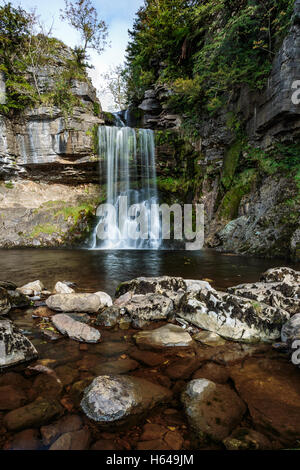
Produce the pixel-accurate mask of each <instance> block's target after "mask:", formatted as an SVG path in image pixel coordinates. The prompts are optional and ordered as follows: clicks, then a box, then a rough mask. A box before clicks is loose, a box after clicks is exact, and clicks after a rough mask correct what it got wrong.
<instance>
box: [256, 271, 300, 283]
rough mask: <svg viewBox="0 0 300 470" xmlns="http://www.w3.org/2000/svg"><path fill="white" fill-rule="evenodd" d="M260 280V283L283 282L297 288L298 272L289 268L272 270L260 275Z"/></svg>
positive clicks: (299, 279) (299, 280)
mask: <svg viewBox="0 0 300 470" xmlns="http://www.w3.org/2000/svg"><path fill="white" fill-rule="evenodd" d="M260 280H261V281H262V282H284V283H287V284H292V285H296V286H297V285H298V287H299V284H300V271H295V270H294V269H291V268H273V269H269V270H268V271H266V272H265V273H264V274H262V276H261V279H260Z"/></svg>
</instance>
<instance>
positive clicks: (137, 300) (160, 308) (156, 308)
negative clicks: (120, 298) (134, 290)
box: [123, 294, 174, 327]
mask: <svg viewBox="0 0 300 470" xmlns="http://www.w3.org/2000/svg"><path fill="white" fill-rule="evenodd" d="M123 308H124V309H125V311H126V313H127V315H128V316H129V317H130V318H131V319H132V320H133V321H134V322H135V324H136V326H137V327H142V326H143V324H144V323H146V322H149V321H157V320H167V319H168V318H169V317H170V315H171V314H172V313H173V309H174V306H173V302H172V300H171V299H168V298H167V297H165V296H164V295H160V294H146V295H133V296H132V297H131V299H130V300H129V301H128V302H127V303H126V304H125V305H124V306H123ZM136 322H140V323H139V324H137V323H136ZM141 322H142V323H141Z"/></svg>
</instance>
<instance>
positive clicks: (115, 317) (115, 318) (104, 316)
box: [96, 306, 121, 328]
mask: <svg viewBox="0 0 300 470" xmlns="http://www.w3.org/2000/svg"><path fill="white" fill-rule="evenodd" d="M120 318H121V317H120V309H119V307H116V306H113V307H108V308H106V309H105V310H103V311H102V312H100V313H99V314H98V315H97V319H96V325H99V326H105V327H107V328H113V327H114V326H116V325H117V324H118V323H119V321H120Z"/></svg>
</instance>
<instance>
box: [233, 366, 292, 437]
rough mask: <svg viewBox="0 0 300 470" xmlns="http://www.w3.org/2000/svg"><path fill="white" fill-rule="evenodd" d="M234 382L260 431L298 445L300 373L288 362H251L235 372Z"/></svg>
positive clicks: (234, 369)
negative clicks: (296, 442)
mask: <svg viewBox="0 0 300 470" xmlns="http://www.w3.org/2000/svg"><path fill="white" fill-rule="evenodd" d="M231 378H232V380H233V381H234V384H235V387H236V389H237V391H238V393H239V395H240V396H241V398H242V399H243V400H244V401H245V402H246V403H247V405H248V408H249V412H250V415H251V418H252V420H253V422H254V424H255V427H256V429H257V430H258V431H261V432H263V433H264V434H265V435H267V436H269V437H270V438H273V439H274V438H275V437H276V439H278V440H279V441H280V442H282V444H284V445H289V446H290V445H294V444H295V441H296V440H297V439H298V438H299V433H300V428H299V427H300V377H299V371H298V370H297V369H296V368H295V367H293V365H292V364H287V362H286V361H282V362H280V361H272V360H264V359H260V360H257V359H249V360H247V361H246V362H245V364H244V365H243V367H242V368H241V367H240V366H236V367H234V368H232V369H231Z"/></svg>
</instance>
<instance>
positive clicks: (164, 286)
mask: <svg viewBox="0 0 300 470" xmlns="http://www.w3.org/2000/svg"><path fill="white" fill-rule="evenodd" d="M185 289H186V284H185V282H184V280H183V279H182V278H181V277H170V276H162V277H139V278H137V279H132V280H131V281H127V282H123V283H122V284H120V286H119V287H118V289H117V292H116V297H117V298H118V297H120V296H122V295H124V294H126V293H127V292H131V293H133V294H136V295H145V294H160V295H167V296H168V294H170V295H171V298H172V297H173V296H174V294H175V293H177V292H178V291H181V290H183V291H184V290H185Z"/></svg>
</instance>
